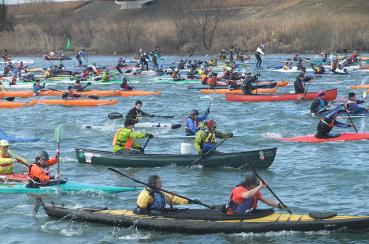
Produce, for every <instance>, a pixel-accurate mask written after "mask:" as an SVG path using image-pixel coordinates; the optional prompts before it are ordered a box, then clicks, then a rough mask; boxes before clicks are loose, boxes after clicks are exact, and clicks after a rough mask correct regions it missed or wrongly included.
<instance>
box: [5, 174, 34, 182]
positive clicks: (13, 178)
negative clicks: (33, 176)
mask: <svg viewBox="0 0 369 244" xmlns="http://www.w3.org/2000/svg"><path fill="white" fill-rule="evenodd" d="M0 181H27V175H26V174H5V175H0Z"/></svg>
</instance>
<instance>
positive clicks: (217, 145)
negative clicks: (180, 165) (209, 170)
mask: <svg viewBox="0 0 369 244" xmlns="http://www.w3.org/2000/svg"><path fill="white" fill-rule="evenodd" d="M229 138H231V137H226V138H224V139H223V140H222V141H221V142H219V143H218V144H216V145H215V147H213V148H212V149H210V150H209V151H207V152H206V153H204V154H202V155H201V157H200V158H198V159H196V160H195V161H193V162H192V163H191V164H189V165H187V166H186V168H190V167H191V166H193V165H195V164H197V163H198V162H200V161H201V160H202V159H203V158H204V157H205V156H207V155H208V154H209V153H211V152H212V151H214V150H215V149H216V148H217V147H219V146H220V145H222V144H223V142H225V141H226V140H228V139H229Z"/></svg>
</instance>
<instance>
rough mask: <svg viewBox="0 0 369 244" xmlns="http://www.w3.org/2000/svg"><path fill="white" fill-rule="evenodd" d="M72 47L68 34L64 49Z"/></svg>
mask: <svg viewBox="0 0 369 244" xmlns="http://www.w3.org/2000/svg"><path fill="white" fill-rule="evenodd" d="M71 48H72V42H71V41H70V37H69V36H68V39H67V45H66V46H65V49H67V50H68V49H71Z"/></svg>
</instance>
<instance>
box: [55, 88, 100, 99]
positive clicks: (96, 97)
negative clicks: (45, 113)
mask: <svg viewBox="0 0 369 244" xmlns="http://www.w3.org/2000/svg"><path fill="white" fill-rule="evenodd" d="M49 90H50V91H57V92H62V93H67V92H65V91H61V90H57V89H53V88H49ZM78 95H81V96H86V97H88V98H90V99H93V100H99V99H100V97H99V96H96V95H83V94H80V93H78Z"/></svg>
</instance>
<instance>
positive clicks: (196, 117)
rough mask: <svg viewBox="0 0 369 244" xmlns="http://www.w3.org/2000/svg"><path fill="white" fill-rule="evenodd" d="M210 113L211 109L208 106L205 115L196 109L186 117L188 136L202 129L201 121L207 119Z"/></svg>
mask: <svg viewBox="0 0 369 244" xmlns="http://www.w3.org/2000/svg"><path fill="white" fill-rule="evenodd" d="M209 113H210V109H209V108H208V109H207V110H206V113H205V114H204V115H200V113H199V111H198V110H196V109H194V110H192V112H191V115H190V116H189V117H188V118H186V123H185V133H186V136H193V135H195V134H196V132H198V131H199V130H200V122H202V121H204V120H206V118H207V117H208V115H209Z"/></svg>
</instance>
